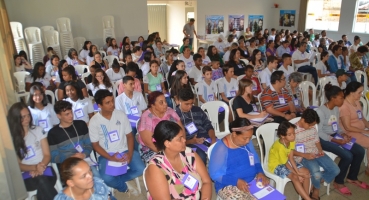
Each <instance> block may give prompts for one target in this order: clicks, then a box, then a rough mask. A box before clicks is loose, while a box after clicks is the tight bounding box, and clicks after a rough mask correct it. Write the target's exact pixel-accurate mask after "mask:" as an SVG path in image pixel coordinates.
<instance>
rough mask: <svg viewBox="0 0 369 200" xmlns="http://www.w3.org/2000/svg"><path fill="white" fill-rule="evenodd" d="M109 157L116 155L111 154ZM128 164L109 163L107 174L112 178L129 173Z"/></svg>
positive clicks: (107, 164) (121, 155)
mask: <svg viewBox="0 0 369 200" xmlns="http://www.w3.org/2000/svg"><path fill="white" fill-rule="evenodd" d="M109 155H114V153H109ZM123 156H124V153H122V154H119V155H118V158H122V157H123ZM127 167H128V165H127V162H114V161H108V162H107V163H106V169H105V174H106V175H110V176H119V175H122V174H125V173H127Z"/></svg>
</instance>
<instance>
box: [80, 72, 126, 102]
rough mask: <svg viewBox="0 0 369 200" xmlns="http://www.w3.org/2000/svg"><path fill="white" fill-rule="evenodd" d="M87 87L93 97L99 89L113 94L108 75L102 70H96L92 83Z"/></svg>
mask: <svg viewBox="0 0 369 200" xmlns="http://www.w3.org/2000/svg"><path fill="white" fill-rule="evenodd" d="M122 70H123V69H122ZM87 87H88V89H89V90H91V92H92V95H93V96H95V93H96V92H97V91H98V90H101V89H106V90H109V91H110V92H113V84H112V83H111V82H110V79H109V77H108V75H107V74H106V73H105V72H104V70H102V69H97V70H96V71H95V75H94V76H93V77H92V83H89V84H88V85H87Z"/></svg>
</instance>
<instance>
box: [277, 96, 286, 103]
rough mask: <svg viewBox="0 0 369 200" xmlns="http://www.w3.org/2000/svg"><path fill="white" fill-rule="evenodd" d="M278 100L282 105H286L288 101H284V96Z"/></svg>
mask: <svg viewBox="0 0 369 200" xmlns="http://www.w3.org/2000/svg"><path fill="white" fill-rule="evenodd" d="M278 99H279V103H280V104H285V103H286V100H285V99H284V97H283V96H279V97H278Z"/></svg>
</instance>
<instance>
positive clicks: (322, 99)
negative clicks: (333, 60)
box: [318, 76, 334, 105]
mask: <svg viewBox="0 0 369 200" xmlns="http://www.w3.org/2000/svg"><path fill="white" fill-rule="evenodd" d="M329 82H331V83H332V84H333V83H334V81H333V79H332V78H331V77H329V76H326V77H323V78H319V82H318V85H320V91H319V94H318V96H319V99H320V105H324V104H325V102H326V97H325V90H324V86H325V85H326V84H328V83H329Z"/></svg>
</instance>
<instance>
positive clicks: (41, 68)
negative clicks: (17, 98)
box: [26, 62, 55, 91]
mask: <svg viewBox="0 0 369 200" xmlns="http://www.w3.org/2000/svg"><path fill="white" fill-rule="evenodd" d="M33 82H40V83H42V85H44V86H45V88H47V89H48V90H55V85H54V81H53V80H52V79H51V77H50V75H49V74H47V73H46V68H45V65H44V64H43V63H42V62H37V63H36V64H35V67H34V68H33V72H32V74H31V75H30V76H29V77H27V78H26V91H29V89H30V87H31V84H32V83H33Z"/></svg>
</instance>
